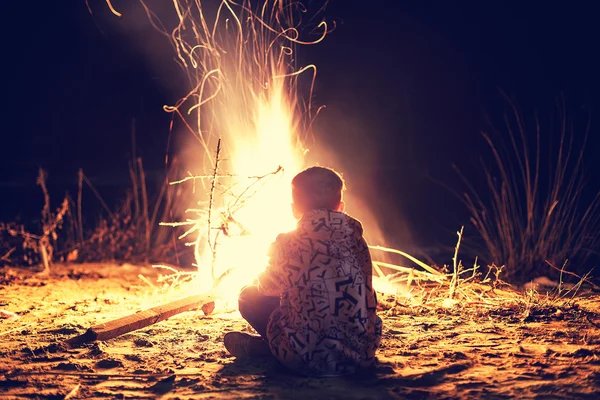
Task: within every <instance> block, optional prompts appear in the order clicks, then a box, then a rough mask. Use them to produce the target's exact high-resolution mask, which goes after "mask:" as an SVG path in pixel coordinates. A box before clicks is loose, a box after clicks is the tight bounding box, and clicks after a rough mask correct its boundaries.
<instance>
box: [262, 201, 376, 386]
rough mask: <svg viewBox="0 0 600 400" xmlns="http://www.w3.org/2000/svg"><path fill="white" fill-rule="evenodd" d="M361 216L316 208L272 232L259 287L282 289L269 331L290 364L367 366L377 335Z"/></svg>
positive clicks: (314, 371) (336, 369) (330, 370)
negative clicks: (291, 224) (280, 230)
mask: <svg viewBox="0 0 600 400" xmlns="http://www.w3.org/2000/svg"><path fill="white" fill-rule="evenodd" d="M362 233H363V230H362V226H361V224H360V222H358V221H357V220H355V219H353V218H352V217H350V216H348V215H347V214H344V213H341V212H333V211H328V210H315V211H312V212H310V213H308V214H305V216H304V217H303V218H302V220H300V221H299V223H298V227H297V229H296V230H295V231H293V232H290V233H284V234H281V235H279V236H278V237H277V240H276V241H275V243H274V244H273V245H272V247H271V259H270V263H269V265H268V266H267V269H266V270H265V272H264V273H262V274H261V276H260V277H259V290H260V292H261V293H262V294H264V295H268V296H281V302H280V307H279V308H277V309H276V310H275V311H274V312H273V313H272V314H271V318H270V320H269V324H268V327H267V337H268V340H269V345H270V347H271V351H272V352H273V354H274V355H275V356H276V357H277V358H278V359H279V360H280V361H281V362H282V363H283V364H284V365H286V366H287V367H289V368H291V369H294V370H296V371H298V372H301V373H304V374H308V375H321V376H326V375H343V374H348V373H352V372H355V371H356V370H357V369H359V368H362V367H367V366H369V365H371V364H372V363H373V361H374V358H375V352H376V350H377V347H378V346H379V342H380V340H381V319H380V318H379V317H378V316H377V315H376V308H377V299H376V294H375V292H374V290H373V287H372V264H371V256H370V254H369V248H368V246H367V243H366V241H365V240H364V238H363V237H362Z"/></svg>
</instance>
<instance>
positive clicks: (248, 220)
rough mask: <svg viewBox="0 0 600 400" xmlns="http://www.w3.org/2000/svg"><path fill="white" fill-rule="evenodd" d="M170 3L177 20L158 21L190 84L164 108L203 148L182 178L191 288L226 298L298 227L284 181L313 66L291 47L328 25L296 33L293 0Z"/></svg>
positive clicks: (297, 152)
mask: <svg viewBox="0 0 600 400" xmlns="http://www.w3.org/2000/svg"><path fill="white" fill-rule="evenodd" d="M142 5H144V7H145V8H146V12H147V14H148V17H149V18H150V20H151V21H154V23H155V25H156V27H159V24H157V23H156V21H157V20H156V16H155V15H154V14H153V13H152V10H150V9H149V8H147V7H146V5H145V4H144V3H143V2H142ZM210 7H212V9H211V8H210ZM173 10H174V13H175V14H176V15H177V24H176V27H175V28H174V29H172V30H171V31H169V32H166V31H165V30H164V29H163V28H162V27H161V28H160V30H161V31H164V32H165V33H168V34H169V36H170V38H171V40H172V43H173V44H174V47H175V50H176V52H177V56H178V62H179V63H180V64H181V66H182V67H183V68H184V70H185V71H186V73H187V77H188V80H189V84H190V89H191V90H190V92H189V93H188V94H187V95H186V96H185V97H183V98H182V99H181V100H180V101H179V102H178V103H177V104H175V105H174V106H166V107H165V110H166V111H168V112H174V113H177V114H178V115H179V116H180V117H181V120H182V121H183V122H184V126H185V127H186V128H187V129H188V130H189V131H190V132H191V133H192V134H193V135H194V137H196V138H197V139H198V142H199V144H200V146H201V151H199V152H198V153H200V154H202V155H201V156H200V155H198V157H197V158H196V159H193V160H187V161H188V166H189V169H190V170H195V171H198V170H200V172H201V173H202V174H203V176H195V177H192V176H190V179H188V180H189V181H193V182H194V186H195V194H194V196H197V207H195V208H194V209H190V210H188V212H189V216H190V218H189V219H188V220H187V221H186V222H184V223H183V224H184V225H190V230H189V231H188V233H189V234H190V235H195V236H196V237H195V241H194V242H193V245H194V247H195V250H196V262H197V265H198V280H197V287H198V289H199V290H200V291H202V292H204V291H209V290H216V291H217V293H218V295H219V297H221V298H224V299H227V300H233V299H236V298H237V295H238V293H239V290H240V289H241V287H243V286H244V285H247V284H250V283H252V281H253V280H254V279H255V278H256V277H257V275H258V274H259V273H260V272H261V271H262V270H263V269H264V268H265V266H266V263H267V260H268V259H267V257H268V256H267V252H268V248H269V245H270V243H271V242H273V240H274V239H275V238H276V236H277V234H278V233H281V232H285V231H290V230H292V229H294V227H295V220H294V219H293V217H292V213H291V206H290V205H291V202H292V201H291V186H290V183H291V179H292V178H293V176H294V175H295V174H296V173H298V172H299V171H300V170H301V169H302V168H303V166H304V159H303V158H304V157H303V155H304V153H305V149H304V142H305V139H306V135H307V130H306V129H305V127H306V126H308V125H309V124H310V119H311V118H312V117H311V115H310V114H311V113H310V108H309V106H307V107H305V109H304V110H303V109H302V108H303V107H302V105H301V104H300V103H299V101H298V94H297V88H298V79H299V77H300V75H301V74H304V75H306V74H308V76H309V83H310V84H309V85H308V93H307V96H306V97H307V98H308V99H310V96H311V94H312V93H311V92H312V82H314V75H315V71H316V69H315V68H314V66H306V67H303V68H300V69H297V68H295V66H294V64H295V62H294V56H295V54H294V47H295V46H296V45H298V44H311V43H316V42H318V41H320V40H322V39H323V38H324V36H325V34H326V32H327V26H326V25H325V23H321V24H319V25H318V26H314V27H313V28H315V29H318V32H320V33H318V34H317V36H316V37H317V39H316V40H312V41H303V40H301V39H300V36H301V35H300V30H299V24H298V23H297V22H296V21H298V18H299V17H301V16H302V14H303V13H305V10H304V9H303V7H302V5H301V4H300V3H298V2H293V1H283V0H267V1H265V2H260V4H259V3H258V2H256V3H255V2H251V1H249V0H247V1H243V2H242V3H237V2H234V1H230V0H221V1H220V2H218V6H217V7H214V6H212V5H211V4H209V3H208V2H205V3H201V1H199V0H195V1H193V0H173ZM219 138H220V139H219ZM219 146H222V149H221V150H220V151H218V150H217V148H218V147H219ZM217 154H218V155H217ZM208 171H210V173H207V172H208ZM192 175H193V174H192ZM215 177H216V179H215ZM199 183H200V184H199ZM186 184H190V185H191V183H190V182H187V183H186ZM199 187H201V189H200V188H199Z"/></svg>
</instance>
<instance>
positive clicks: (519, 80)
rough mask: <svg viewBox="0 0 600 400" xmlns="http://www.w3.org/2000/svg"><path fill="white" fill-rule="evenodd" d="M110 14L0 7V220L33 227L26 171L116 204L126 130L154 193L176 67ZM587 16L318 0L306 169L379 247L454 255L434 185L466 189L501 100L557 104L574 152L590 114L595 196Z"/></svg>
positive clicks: (35, 208) (53, 185)
mask: <svg viewBox="0 0 600 400" xmlns="http://www.w3.org/2000/svg"><path fill="white" fill-rule="evenodd" d="M133 3H135V2H133ZM113 4H114V6H115V8H117V9H120V10H121V11H123V12H124V16H123V17H122V18H121V19H119V18H117V17H116V16H113V15H112V14H110V12H109V10H108V8H107V7H106V6H105V4H104V2H103V1H92V0H90V6H91V8H92V10H93V15H90V12H89V11H88V9H87V7H86V4H85V2H84V1H83V0H81V1H75V2H65V3H64V4H63V3H61V4H58V3H57V2H27V3H24V2H11V4H10V5H8V4H7V5H3V25H2V28H1V29H2V35H1V37H2V40H3V42H4V43H3V48H2V52H3V57H2V60H3V61H2V64H3V71H4V72H3V75H2V81H3V87H4V89H3V106H2V108H1V110H2V111H1V112H2V128H1V129H2V141H1V144H0V146H1V148H2V151H1V153H0V154H1V156H0V196H1V200H0V202H1V203H0V204H1V209H0V220H14V219H15V218H19V219H20V220H21V221H28V220H32V219H35V218H37V217H38V215H39V210H40V209H41V205H42V203H43V199H42V196H41V194H40V192H39V189H38V188H37V187H36V186H35V178H36V175H37V169H38V167H43V168H45V169H46V170H47V171H48V172H49V174H50V175H49V181H48V185H49V187H50V189H51V192H52V194H53V195H54V199H55V201H56V203H55V205H56V206H57V205H58V199H60V197H61V195H62V193H64V191H65V190H68V191H70V192H71V193H74V192H75V191H76V182H77V170H78V169H79V168H83V170H84V171H85V173H86V175H87V176H89V177H90V178H91V180H92V181H93V182H94V184H95V185H96V186H97V188H98V190H99V191H100V192H101V193H102V194H103V195H104V196H105V197H106V199H107V200H108V201H109V202H110V203H111V204H113V203H114V202H116V201H118V200H119V198H121V197H122V195H123V192H124V190H125V187H127V185H128V184H129V175H128V170H127V163H128V161H129V159H130V157H131V141H130V130H131V121H132V119H134V118H135V120H136V131H137V137H138V146H137V151H138V154H139V155H140V156H142V157H143V158H144V163H145V165H146V167H147V168H148V169H149V176H150V178H151V179H155V180H156V181H157V182H158V180H159V177H160V174H161V172H163V171H164V156H165V149H166V144H167V139H168V132H169V129H168V127H169V122H170V118H171V116H170V115H168V114H166V113H164V112H163V111H162V106H163V105H164V104H172V103H173V102H174V101H175V100H176V99H177V98H178V96H180V95H181V94H182V92H181V88H182V86H181V81H180V80H179V78H178V77H177V75H176V74H177V72H176V71H178V70H177V69H176V67H175V65H174V62H171V58H169V57H170V56H168V50H169V43H168V42H166V41H165V40H164V39H162V38H161V37H160V36H159V35H158V34H156V33H154V32H153V31H152V28H151V27H150V26H149V25H148V24H147V22H146V21H142V20H139V19H136V20H132V19H131V18H132V17H131V16H128V15H130V14H127V12H125V11H126V9H125V7H126V4H125V2H124V1H121V2H119V1H117V0H114V1H113ZM127 4H128V5H127V7H134V6H131V4H132V3H127ZM313 5H314V4H309V6H313ZM597 8H598V7H597V6H596V2H593V1H587V2H584V1H579V2H578V1H575V2H567V1H563V2H542V1H527V2H523V1H480V2H463V1H460V2H448V1H402V0H380V1H355V0H332V1H331V2H330V4H329V6H328V7H327V8H326V10H325V12H324V14H323V16H324V18H326V19H327V20H328V21H329V22H333V21H335V22H336V29H335V30H334V31H333V32H332V33H331V34H330V35H329V36H328V37H327V39H326V40H325V42H323V43H321V44H319V45H316V46H307V47H301V48H299V49H298V52H299V53H298V54H299V62H300V64H305V63H315V64H316V65H317V67H318V75H317V85H316V91H315V97H314V99H313V101H314V104H316V105H326V109H325V110H324V112H323V113H322V114H321V115H320V116H319V118H318V119H317V121H316V124H315V137H316V140H317V142H318V143H319V145H320V146H323V147H327V148H330V149H334V150H335V153H336V160H333V159H332V160H320V162H321V163H322V164H331V165H335V166H336V167H338V168H340V169H341V170H342V171H343V172H344V175H345V177H346V179H347V180H348V184H349V186H352V185H354V190H355V191H356V190H358V191H361V192H362V194H363V196H364V197H363V200H365V201H366V202H367V203H369V204H370V207H372V208H373V209H374V213H375V214H377V215H378V216H379V217H380V220H381V225H382V229H383V231H384V233H386V234H387V235H388V236H389V237H390V238H391V239H390V243H389V244H390V245H394V246H399V247H403V248H408V249H409V250H410V248H411V247H412V246H413V245H418V246H421V247H431V246H436V247H438V248H439V246H440V245H448V246H452V245H453V244H454V241H455V234H454V232H455V231H456V230H458V229H460V226H461V225H467V224H468V213H467V212H466V210H465V209H464V208H463V207H462V205H461V203H460V201H459V200H458V199H457V197H456V196H455V195H454V194H453V193H451V191H449V190H447V189H445V188H444V187H443V186H444V185H447V186H450V187H451V188H453V189H454V190H456V191H458V192H462V191H463V189H464V187H463V186H461V181H460V179H459V178H458V176H457V174H456V172H455V171H454V170H453V169H452V165H453V164H456V165H457V166H458V167H459V168H460V169H461V170H462V171H464V172H465V174H466V175H467V176H468V177H472V179H473V180H474V182H476V185H478V183H477V182H478V170H479V167H478V165H479V164H478V163H479V161H480V160H481V159H484V160H486V159H489V157H490V155H489V151H488V149H487V147H486V146H485V142H484V141H483V140H482V138H481V136H480V131H482V130H488V129H489V127H490V123H489V121H491V122H492V123H493V124H494V125H497V126H501V122H502V117H503V115H504V113H506V112H507V111H508V110H509V108H508V104H507V101H506V99H505V98H504V97H503V95H502V93H506V94H507V95H508V96H509V97H511V98H513V99H514V100H515V101H516V102H517V104H518V105H519V109H520V110H521V112H522V113H523V115H524V116H525V117H527V118H532V117H533V116H534V114H535V112H537V113H538V114H539V115H540V119H541V120H543V121H545V120H549V119H550V117H551V116H552V115H553V114H554V115H555V114H556V108H555V104H556V101H557V99H562V100H564V104H565V105H566V109H567V110H568V111H569V112H570V115H572V117H573V121H574V123H575V126H576V127H577V129H576V135H578V140H579V139H580V138H581V137H583V133H584V129H583V127H584V126H585V123H586V122H587V120H588V118H591V133H590V142H589V143H588V146H587V154H586V165H587V167H588V171H589V174H590V181H589V186H590V187H595V188H596V190H597V188H598V181H599V179H598V174H597V173H594V172H593V171H597V170H598V164H599V163H598V161H597V160H598V155H600V151H599V150H600V146H599V144H600V140H599V139H598V137H599V135H598V132H597V131H598V129H597V124H598V118H599V117H600V116H599V115H598V105H599V96H600V79H599V73H600V72H599V71H600V61H599V60H598V59H599V57H598V39H599V38H600V35H599V34H600V24H598V23H597V20H598V9H597ZM128 18H130V19H128ZM149 49H154V50H155V51H156V52H157V53H161V52H164V54H165V56H164V57H163V60H164V61H165V62H164V63H163V64H161V65H156V63H153V62H151V61H150V60H149V57H148V50H149ZM502 132H505V131H503V130H501V129H500V130H498V132H497V133H496V137H498V138H500V139H502V135H503V134H502ZM552 135H554V134H553V133H552V132H551V131H549V130H548V131H544V132H543V134H542V136H543V138H550V137H552ZM504 136H505V135H504ZM440 182H442V183H443V185H442V184H440ZM594 185H595V186H594ZM477 187H482V186H477ZM482 190H483V189H482ZM349 206H350V207H352V204H349ZM97 210H98V212H99V210H100V208H98V209H97ZM87 212H88V213H93V212H96V211H94V209H93V208H92V207H87ZM91 218H93V216H92V217H91ZM407 232H410V233H407ZM467 232H468V233H474V230H473V229H472V228H469V227H467ZM431 251H432V252H434V251H433V250H431ZM447 255H448V257H450V254H447Z"/></svg>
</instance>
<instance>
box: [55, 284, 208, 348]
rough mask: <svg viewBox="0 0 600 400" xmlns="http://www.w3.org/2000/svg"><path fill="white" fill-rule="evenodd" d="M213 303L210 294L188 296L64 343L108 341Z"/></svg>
mask: <svg viewBox="0 0 600 400" xmlns="http://www.w3.org/2000/svg"><path fill="white" fill-rule="evenodd" d="M213 301H214V296H213V295H211V294H204V295H195V296H189V297H186V298H184V299H181V300H176V301H173V302H171V303H167V304H164V305H161V306H157V307H153V308H150V309H148V310H144V311H140V312H138V313H135V314H131V315H128V316H125V317H122V318H119V319H115V320H113V321H109V322H105V323H103V324H99V325H96V326H92V327H91V328H89V329H88V330H87V331H86V332H85V333H84V334H82V335H79V336H75V337H73V338H71V339H69V340H67V341H66V344H67V345H68V346H77V345H79V344H83V343H88V342H93V341H95V340H108V339H112V338H115V337H117V336H120V335H123V334H124V333H128V332H131V331H135V330H137V329H141V328H145V327H146V326H150V325H154V324H156V323H158V322H160V321H164V320H166V319H168V318H170V317H172V316H173V315H177V314H180V313H182V312H185V311H190V310H194V309H196V308H198V307H201V306H203V305H205V304H209V303H211V302H213Z"/></svg>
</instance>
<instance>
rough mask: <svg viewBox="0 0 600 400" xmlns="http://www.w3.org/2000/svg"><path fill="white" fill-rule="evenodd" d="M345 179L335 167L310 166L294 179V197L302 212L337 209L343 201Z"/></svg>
mask: <svg viewBox="0 0 600 400" xmlns="http://www.w3.org/2000/svg"><path fill="white" fill-rule="evenodd" d="M344 189H345V187H344V180H343V179H342V177H341V176H340V174H338V173H337V172H335V171H334V170H333V169H330V168H324V167H310V168H307V169H305V170H304V171H302V172H300V173H299V174H298V175H296V176H295V177H294V179H292V199H293V200H294V204H296V207H298V209H299V210H300V211H302V212H308V211H310V210H315V209H317V208H325V209H328V210H335V209H336V208H337V207H338V205H339V204H340V202H341V201H342V191H343V190H344Z"/></svg>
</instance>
